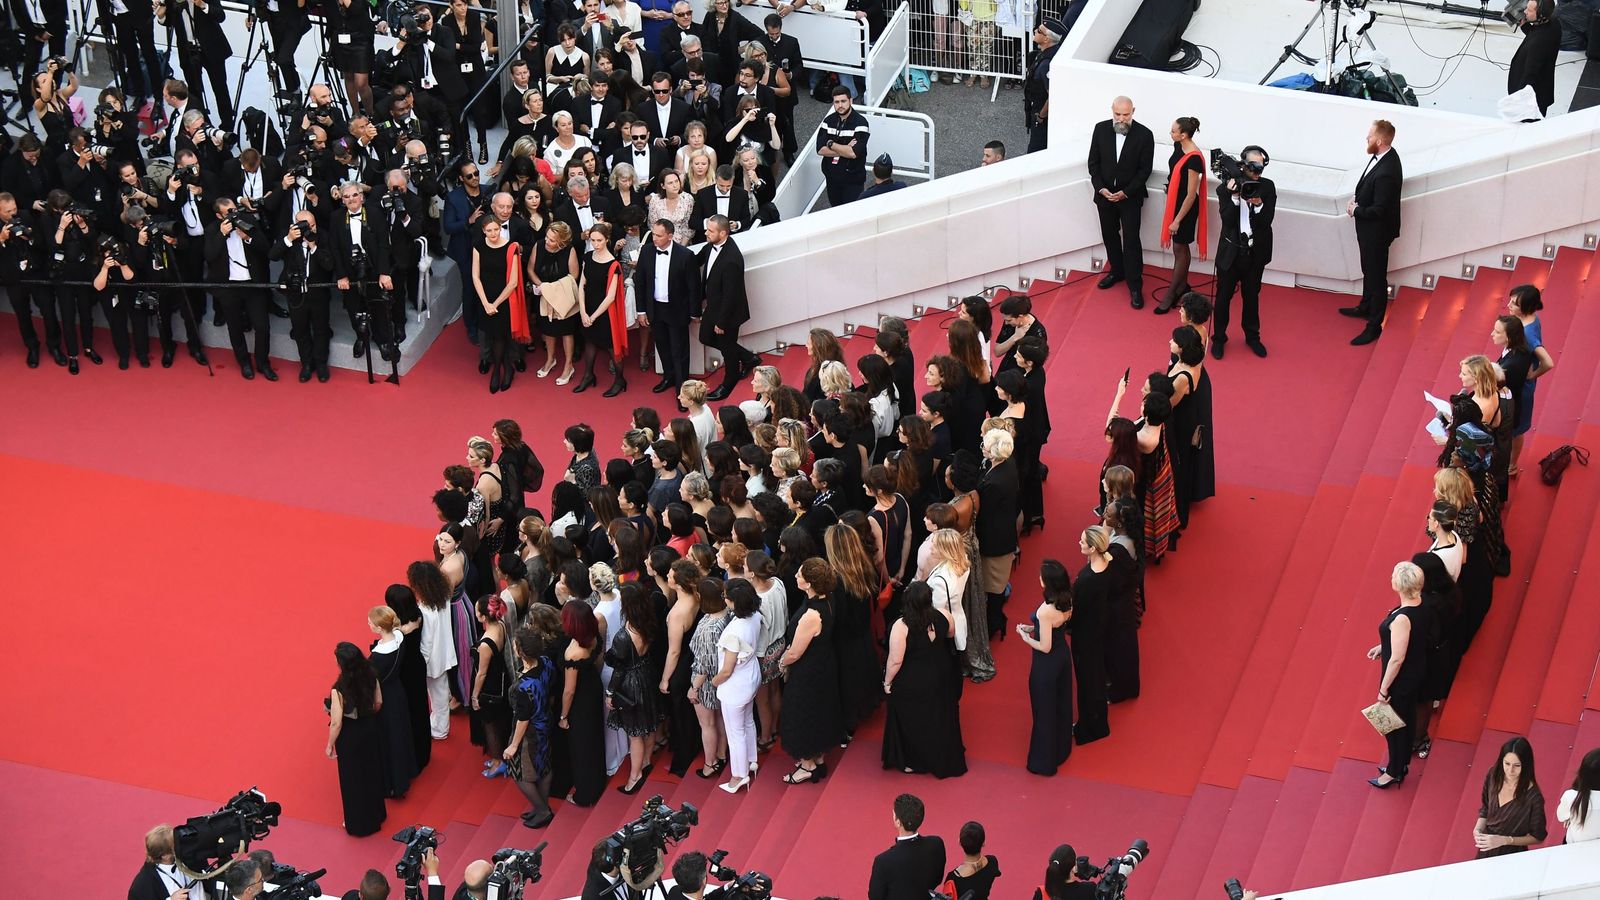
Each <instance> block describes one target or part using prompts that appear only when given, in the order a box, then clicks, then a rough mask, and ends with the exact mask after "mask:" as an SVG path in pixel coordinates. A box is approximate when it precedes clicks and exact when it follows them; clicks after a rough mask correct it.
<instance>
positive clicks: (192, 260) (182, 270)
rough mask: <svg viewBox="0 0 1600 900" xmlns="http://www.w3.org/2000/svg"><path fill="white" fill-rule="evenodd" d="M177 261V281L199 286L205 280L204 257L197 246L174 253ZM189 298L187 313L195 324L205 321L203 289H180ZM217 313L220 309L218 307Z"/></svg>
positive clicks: (204, 294) (192, 245)
mask: <svg viewBox="0 0 1600 900" xmlns="http://www.w3.org/2000/svg"><path fill="white" fill-rule="evenodd" d="M172 255H173V256H176V257H177V260H178V280H181V281H186V282H188V283H189V284H200V283H202V282H204V281H205V280H206V278H205V255H204V254H203V253H201V252H200V248H199V246H198V245H196V244H194V243H191V245H190V247H189V249H188V251H186V252H184V253H174V254H172ZM180 290H182V291H183V292H184V293H185V294H187V295H188V298H189V304H188V305H189V312H190V313H191V314H192V315H193V316H194V318H195V321H196V322H203V321H205V317H206V291H205V288H198V287H191V288H181V289H180ZM218 309H219V311H220V309H221V307H218Z"/></svg>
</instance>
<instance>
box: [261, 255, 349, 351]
mask: <svg viewBox="0 0 1600 900" xmlns="http://www.w3.org/2000/svg"><path fill="white" fill-rule="evenodd" d="M329 237H330V235H328V234H327V233H325V232H322V231H321V230H319V231H318V232H317V233H316V235H315V238H316V241H315V247H316V249H315V250H314V251H310V252H308V247H309V246H310V245H309V244H308V242H305V241H299V242H295V243H289V242H288V241H287V240H286V239H285V238H282V237H279V238H275V239H274V240H273V241H272V249H271V250H270V251H269V254H268V255H269V256H271V258H272V259H274V260H277V261H281V262H282V263H283V271H282V272H281V273H279V276H278V277H279V279H280V280H281V281H282V282H283V283H284V284H286V285H288V286H289V287H288V289H287V290H285V291H284V292H283V293H284V300H285V301H286V305H287V306H288V307H289V336H290V337H291V338H293V339H294V345H295V346H296V347H298V348H299V349H300V363H301V365H302V366H313V367H319V368H322V369H326V368H327V365H328V342H329V341H330V340H331V339H332V337H333V328H332V326H331V324H330V319H329V317H328V298H329V294H328V288H326V287H302V286H304V285H316V284H324V285H325V284H327V283H328V282H330V281H332V280H333V250H332V249H331V247H330V244H331V243H332V242H331V241H330V240H329Z"/></svg>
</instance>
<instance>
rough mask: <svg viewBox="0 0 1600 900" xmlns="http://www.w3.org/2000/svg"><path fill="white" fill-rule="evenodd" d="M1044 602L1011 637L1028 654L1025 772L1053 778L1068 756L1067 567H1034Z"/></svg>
mask: <svg viewBox="0 0 1600 900" xmlns="http://www.w3.org/2000/svg"><path fill="white" fill-rule="evenodd" d="M1039 585H1040V586H1041V587H1042V588H1044V599H1043V600H1042V601H1040V603H1039V608H1038V609H1036V610H1034V612H1033V623H1032V624H1031V625H1030V624H1025V623H1022V622H1018V623H1017V636H1018V637H1020V638H1022V642H1023V643H1024V644H1027V645H1028V646H1029V647H1030V648H1032V649H1033V654H1032V656H1033V665H1032V668H1030V669H1029V670H1028V702H1029V705H1030V706H1032V707H1033V730H1032V732H1031V733H1030V735H1029V737H1028V771H1029V772H1032V773H1033V774H1035V775H1054V774H1055V773H1056V770H1057V769H1059V768H1060V767H1061V764H1062V763H1064V762H1066V761H1067V757H1069V756H1071V755H1072V696H1073V695H1072V647H1071V645H1070V644H1069V643H1068V642H1067V623H1068V622H1070V621H1071V620H1072V578H1071V576H1070V575H1068V574H1067V567H1066V566H1063V565H1062V564H1061V563H1060V562H1058V561H1056V560H1053V559H1047V560H1045V561H1044V562H1042V563H1040V564H1039Z"/></svg>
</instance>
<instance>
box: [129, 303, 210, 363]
mask: <svg viewBox="0 0 1600 900" xmlns="http://www.w3.org/2000/svg"><path fill="white" fill-rule="evenodd" d="M157 296H158V297H159V298H160V299H159V300H157V302H156V311H155V313H154V314H153V315H150V314H144V315H141V314H140V313H139V312H137V311H135V312H134V314H133V340H134V343H135V346H136V347H148V346H149V345H150V319H151V318H154V319H155V320H156V331H157V333H158V334H159V335H160V337H161V352H162V353H176V352H177V350H178V343H177V341H176V340H174V339H173V336H172V315H173V313H177V314H178V316H179V317H180V318H181V319H182V320H183V336H184V343H185V344H187V345H188V347H189V350H190V351H191V352H196V353H198V352H199V351H201V350H203V349H204V345H203V344H201V343H200V323H199V321H198V313H196V311H195V310H194V308H193V304H192V303H190V302H189V295H188V294H187V293H186V292H185V291H184V290H183V289H182V288H161V289H159V290H158V291H157ZM142 358H143V357H141V359H142Z"/></svg>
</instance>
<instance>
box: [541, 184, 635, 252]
mask: <svg viewBox="0 0 1600 900" xmlns="http://www.w3.org/2000/svg"><path fill="white" fill-rule="evenodd" d="M635 190H637V188H635ZM589 212H590V214H591V215H593V216H594V220H595V221H596V222H610V223H612V230H613V232H615V231H616V229H617V225H616V221H617V211H616V205H615V202H614V201H613V200H612V199H611V198H610V197H607V196H605V195H604V194H601V193H600V192H599V191H598V190H596V189H595V186H594V185H590V186H589ZM553 215H554V216H555V219H556V221H558V222H565V223H567V227H568V228H570V229H572V240H573V241H574V242H575V243H577V244H578V245H579V246H580V248H581V252H583V253H588V252H589V246H588V243H587V242H586V241H585V240H584V239H583V232H584V228H583V222H582V221H581V220H580V219H579V218H578V204H577V203H575V202H574V201H573V199H572V198H571V197H567V198H566V199H565V200H562V201H561V202H559V203H557V204H556V206H555V210H554V212H553Z"/></svg>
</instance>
